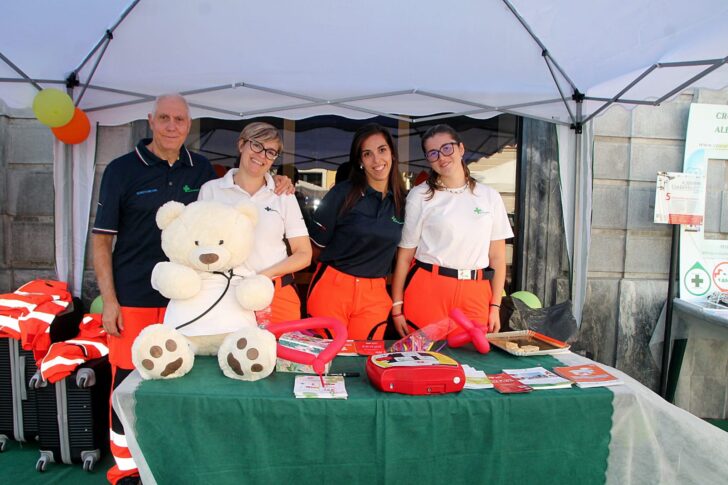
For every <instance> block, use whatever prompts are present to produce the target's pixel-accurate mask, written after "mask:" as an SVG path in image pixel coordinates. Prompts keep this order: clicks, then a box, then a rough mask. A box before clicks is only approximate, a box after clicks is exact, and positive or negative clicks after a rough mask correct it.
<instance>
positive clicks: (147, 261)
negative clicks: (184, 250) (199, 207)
mask: <svg viewBox="0 0 728 485" xmlns="http://www.w3.org/2000/svg"><path fill="white" fill-rule="evenodd" d="M149 143H151V140H150V139H146V140H142V141H140V142H139V144H138V145H137V146H136V148H135V150H134V151H133V152H131V153H127V154H126V155H124V156H122V157H119V158H117V159H115V160H113V161H112V162H111V163H109V165H108V166H107V167H106V170H105V171H104V175H103V177H102V179H101V188H100V190H99V205H98V209H97V211H96V221H95V223H94V228H93V232H94V233H96V234H112V235H115V236H116V245H115V246H114V252H113V258H112V259H113V270H114V286H115V288H116V295H117V298H118V299H119V303H120V304H121V305H122V306H131V307H163V306H166V305H167V299H166V298H164V297H163V296H162V295H160V294H159V292H157V291H156V290H154V289H153V288H152V285H151V276H152V269H153V268H154V265H156V264H157V263H158V262H160V261H167V257H166V256H165V255H164V252H162V241H161V234H162V233H161V231H160V229H159V227H157V223H156V220H155V217H156V215H157V209H159V208H160V207H161V206H162V205H164V203H165V202H169V201H170V200H176V201H178V202H182V203H183V204H189V203H190V202H194V201H195V200H197V194H198V192H199V191H200V187H201V186H202V184H204V183H205V182H207V181H208V180H212V179H214V178H215V173H214V171H213V169H212V166H211V165H210V162H208V161H207V159H206V158H204V157H203V156H201V155H198V154H196V153H190V152H189V151H188V150H187V148H186V147H184V146H183V147H182V148H181V149H180V153H179V158H178V159H177V161H176V162H175V163H174V165H172V166H171V167H170V166H169V164H168V163H167V161H166V160H162V159H160V158H159V157H157V156H156V155H155V154H154V153H152V152H151V151H150V150H149V149H148V148H147V145H148V144H149Z"/></svg>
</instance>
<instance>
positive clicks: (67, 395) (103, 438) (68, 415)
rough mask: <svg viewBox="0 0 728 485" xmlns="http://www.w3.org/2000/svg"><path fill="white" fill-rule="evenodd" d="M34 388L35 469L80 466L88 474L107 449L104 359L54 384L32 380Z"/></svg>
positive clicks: (107, 388) (106, 367) (106, 362)
mask: <svg viewBox="0 0 728 485" xmlns="http://www.w3.org/2000/svg"><path fill="white" fill-rule="evenodd" d="M33 385H36V386H38V389H37V391H36V392H37V399H36V404H37V409H38V428H39V429H38V441H39V449H40V458H39V459H38V462H37V463H36V466H35V468H36V470H38V471H45V469H46V467H47V465H48V463H49V462H55V463H66V464H71V463H82V464H83V469H84V470H86V471H91V470H92V469H93V467H94V465H95V464H96V463H97V462H98V461H99V460H100V459H101V456H102V454H103V453H106V452H108V449H109V424H108V423H109V394H110V392H111V366H110V365H109V359H108V357H102V358H100V359H94V360H91V361H89V362H86V363H85V364H82V365H80V366H79V367H78V369H76V371H75V372H74V373H73V374H71V375H70V376H68V377H66V378H65V379H62V380H60V381H58V382H56V383H55V384H48V383H47V382H45V381H41V380H40V378H39V375H36V377H35V378H34V379H33Z"/></svg>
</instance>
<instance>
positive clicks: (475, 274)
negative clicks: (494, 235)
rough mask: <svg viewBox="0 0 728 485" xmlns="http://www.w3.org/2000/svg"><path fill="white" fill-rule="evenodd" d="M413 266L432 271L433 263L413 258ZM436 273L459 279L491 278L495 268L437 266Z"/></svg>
mask: <svg viewBox="0 0 728 485" xmlns="http://www.w3.org/2000/svg"><path fill="white" fill-rule="evenodd" d="M415 266H417V267H419V268H422V269H424V270H426V271H429V272H430V273H432V268H433V266H434V265H432V264H430V263H423V262H422V261H419V260H417V259H415ZM437 274H439V275H440V276H447V277H450V278H457V279H459V280H492V279H493V275H495V270H494V269H493V268H491V267H488V268H483V269H453V268H445V267H444V266H438V267H437Z"/></svg>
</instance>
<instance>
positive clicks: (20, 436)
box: [0, 338, 38, 451]
mask: <svg viewBox="0 0 728 485" xmlns="http://www.w3.org/2000/svg"><path fill="white" fill-rule="evenodd" d="M35 371H36V366H35V359H34V358H33V352H31V351H28V350H23V349H22V348H20V341H19V340H15V339H12V338H0V451H4V450H5V447H6V445H7V441H8V439H14V440H16V441H22V442H24V441H32V440H35V439H36V436H37V434H38V415H37V414H36V400H37V396H36V391H35V389H29V388H28V380H29V379H30V377H31V376H32V375H33V374H34V373H35Z"/></svg>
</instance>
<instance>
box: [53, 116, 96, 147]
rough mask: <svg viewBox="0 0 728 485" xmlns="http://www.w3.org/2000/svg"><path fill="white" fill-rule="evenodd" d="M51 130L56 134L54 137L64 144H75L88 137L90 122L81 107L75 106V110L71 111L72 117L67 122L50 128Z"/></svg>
mask: <svg viewBox="0 0 728 485" xmlns="http://www.w3.org/2000/svg"><path fill="white" fill-rule="evenodd" d="M51 131H53V134H54V135H56V138H58V139H59V140H60V141H62V142H63V143H65V144H66V145H76V144H78V143H82V142H84V141H85V140H86V138H88V134H89V133H90V132H91V123H90V122H89V120H88V116H86V113H84V112H83V110H82V109H80V108H76V111H75V112H74V113H73V118H71V121H69V122H68V124H66V125H63V126H59V127H58V128H51Z"/></svg>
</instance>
